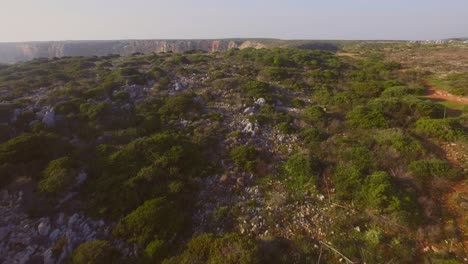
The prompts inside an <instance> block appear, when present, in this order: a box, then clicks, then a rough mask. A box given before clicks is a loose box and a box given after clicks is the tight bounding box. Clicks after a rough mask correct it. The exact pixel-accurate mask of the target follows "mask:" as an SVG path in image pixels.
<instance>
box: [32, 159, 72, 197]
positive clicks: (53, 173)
mask: <svg viewBox="0 0 468 264" xmlns="http://www.w3.org/2000/svg"><path fill="white" fill-rule="evenodd" d="M76 174H77V171H76V169H75V165H74V162H73V160H72V159H71V158H70V157H63V158H60V159H56V160H53V161H51V162H50V163H49V165H48V166H47V168H46V169H45V170H44V171H43V173H42V180H41V181H40V182H39V186H38V188H39V191H41V192H43V193H48V194H59V193H61V192H63V191H65V190H66V189H67V188H68V187H69V186H70V185H71V184H72V183H73V181H74V179H75V177H76Z"/></svg>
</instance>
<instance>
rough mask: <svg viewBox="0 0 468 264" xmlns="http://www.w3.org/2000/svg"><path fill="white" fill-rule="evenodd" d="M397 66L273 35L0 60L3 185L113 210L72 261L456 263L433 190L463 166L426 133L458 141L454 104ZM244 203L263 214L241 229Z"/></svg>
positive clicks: (452, 231) (459, 244)
mask: <svg viewBox="0 0 468 264" xmlns="http://www.w3.org/2000/svg"><path fill="white" fill-rule="evenodd" d="M401 68H402V66H401V65H400V64H399V63H398V62H386V61H384V60H383V58H382V56H381V54H380V53H376V52H369V53H368V54H367V55H366V56H360V57H340V56H337V55H336V53H334V52H328V51H327V52H325V51H313V50H299V49H279V48H278V49H272V50H266V49H260V50H255V49H244V50H236V49H233V50H230V51H228V52H226V53H214V54H204V53H200V52H188V53H185V54H153V55H139V54H135V55H133V56H129V57H119V56H112V55H109V56H106V57H87V58H85V57H73V58H60V59H58V58H56V59H37V60H34V61H31V62H27V63H19V64H15V65H11V66H7V67H2V68H0V97H1V99H0V101H3V102H4V103H2V104H1V105H0V115H1V118H2V122H3V123H2V124H1V126H0V139H1V140H2V142H3V143H2V144H1V145H0V166H1V167H0V186H1V187H7V186H9V185H11V184H13V183H17V182H18V179H20V178H21V177H25V176H27V177H30V178H31V180H32V182H34V183H35V184H36V186H37V187H36V189H37V191H38V192H37V193H35V195H37V196H38V199H46V200H47V201H49V202H53V201H55V202H57V201H59V200H60V199H61V198H63V197H64V196H65V195H66V194H67V192H68V191H69V189H70V188H78V190H79V195H78V196H76V198H75V199H76V200H78V201H80V208H83V209H84V210H85V211H86V213H87V214H88V215H89V216H92V217H94V218H97V219H104V220H106V222H108V223H115V224H112V226H111V230H112V231H111V232H110V234H109V236H108V237H106V238H104V239H103V240H96V241H89V242H86V243H84V244H82V245H80V246H79V247H78V248H76V250H75V252H74V253H73V254H72V256H71V257H70V260H69V261H70V263H111V262H118V261H123V262H128V263H135V262H138V263H140V262H142V263H166V264H170V263H315V262H317V260H321V261H322V263H339V262H342V261H348V262H349V261H353V262H365V263H383V262H385V263H387V262H388V263H392V262H393V263H417V262H418V263H422V262H427V263H462V258H463V257H464V256H465V255H464V254H466V253H465V252H464V248H463V239H466V238H463V230H464V228H466V226H465V227H463V224H462V225H461V226H460V224H459V223H458V222H457V220H456V216H455V214H453V213H451V212H450V211H448V210H446V209H445V208H444V204H443V203H444V201H443V199H441V197H443V196H444V195H445V194H446V193H448V192H449V191H450V186H452V185H453V184H455V183H457V182H460V181H464V180H466V175H465V171H464V168H462V167H461V165H460V164H454V163H453V162H451V161H449V160H447V159H446V156H444V155H443V154H442V152H441V151H440V149H439V148H438V146H439V145H441V144H446V143H454V144H459V145H463V144H467V127H466V113H463V112H458V113H456V114H455V115H451V116H449V117H447V116H444V109H443V107H441V106H440V105H439V104H437V103H435V102H433V101H430V100H427V99H425V98H423V97H422V96H421V95H422V94H423V83H424V80H423V79H417V80H414V79H411V82H410V81H408V78H406V76H405V74H404V72H402V71H401ZM457 80H458V79H457ZM457 80H455V81H454V82H456V81H457ZM259 99H262V100H259ZM51 109H53V112H54V115H53V122H47V115H46V114H45V112H47V111H50V110H51ZM80 172H86V173H87V175H88V176H89V177H88V179H87V180H86V181H85V182H84V184H83V185H80V186H77V184H76V180H75V179H76V178H77V177H78V174H79V173H80ZM253 187H255V188H258V189H260V190H261V191H260V192H258V193H261V196H254V197H253V196H252V195H251V194H250V193H249V190H251V188H253ZM207 190H208V191H210V190H213V193H211V194H210V195H209V196H210V197H205V196H203V195H200V194H202V193H204V192H206V191H207ZM214 190H218V191H219V190H221V193H220V194H216V193H215V192H214ZM216 195H218V196H216ZM249 195H250V196H249ZM255 195H257V194H255ZM210 203H214V204H215V206H214V207H215V208H211V209H209V210H208V209H206V208H205V207H203V205H204V204H210ZM70 206H72V205H70ZM304 208H306V209H304ZM71 209H73V208H71ZM203 210H206V211H203ZM304 210H305V211H304ZM200 211H202V212H201V215H202V216H203V217H204V218H203V219H204V220H203V221H196V220H194V219H195V218H196V217H194V216H195V215H199V214H200ZM252 212H254V213H255V214H256V215H255V217H256V219H259V217H260V219H263V220H264V224H263V225H262V226H261V227H258V228H257V227H256V228H255V230H254V229H252V230H248V231H246V230H245V228H243V227H242V226H243V221H245V220H243V219H246V217H247V214H251V213H252ZM39 213H40V212H39ZM207 219H208V220H207ZM263 220H262V221H263ZM207 221H208V223H207ZM252 221H253V220H252ZM201 223H203V224H201ZM246 223H247V221H246ZM465 225H466V223H465ZM241 227H242V228H241ZM259 228H263V229H262V231H261V232H260V231H258V229H259ZM115 241H124V243H126V245H132V246H134V248H135V249H136V252H137V254H135V255H124V254H122V252H120V253H119V250H118V249H117V248H115V247H114V246H115V243H114V242H115ZM444 241H450V245H451V246H448V242H447V243H445V242H444ZM428 245H433V246H434V247H435V248H437V250H427V247H429V246H428ZM444 261H446V262H444ZM457 261H460V262H457Z"/></svg>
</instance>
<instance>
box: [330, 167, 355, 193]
mask: <svg viewBox="0 0 468 264" xmlns="http://www.w3.org/2000/svg"><path fill="white" fill-rule="evenodd" d="M333 184H334V186H335V190H336V196H337V198H338V199H345V200H356V199H357V198H359V195H360V193H359V190H360V188H361V186H362V176H361V172H360V171H359V169H357V168H355V167H345V166H338V167H337V168H336V169H335V172H334V174H333Z"/></svg>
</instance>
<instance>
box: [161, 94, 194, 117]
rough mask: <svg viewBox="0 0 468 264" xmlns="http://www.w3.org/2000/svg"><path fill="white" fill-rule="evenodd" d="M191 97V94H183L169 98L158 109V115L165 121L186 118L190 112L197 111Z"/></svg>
mask: <svg viewBox="0 0 468 264" xmlns="http://www.w3.org/2000/svg"><path fill="white" fill-rule="evenodd" d="M193 96H194V95H193V94H189V93H184V94H180V95H175V96H171V97H169V98H168V99H167V100H166V101H165V103H164V105H163V106H161V108H160V109H159V114H160V115H161V117H162V118H163V119H166V120H171V119H180V118H186V117H188V116H189V114H190V113H191V112H196V111H197V110H198V107H197V104H196V103H195V102H194V101H193Z"/></svg>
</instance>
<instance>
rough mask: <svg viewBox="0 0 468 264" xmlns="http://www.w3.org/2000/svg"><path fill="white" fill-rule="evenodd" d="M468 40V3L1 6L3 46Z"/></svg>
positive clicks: (112, 0) (104, 1)
mask: <svg viewBox="0 0 468 264" xmlns="http://www.w3.org/2000/svg"><path fill="white" fill-rule="evenodd" d="M232 37H254V38H259V37H268V38H284V39H438V38H449V37H468V0H323V1H318V0H282V1H280V0H230V1H222V0H185V1H182V0H165V1H163V0H152V1H150V0H0V42H7V41H30V40H79V39H84V40H90V39H189V38H232Z"/></svg>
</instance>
